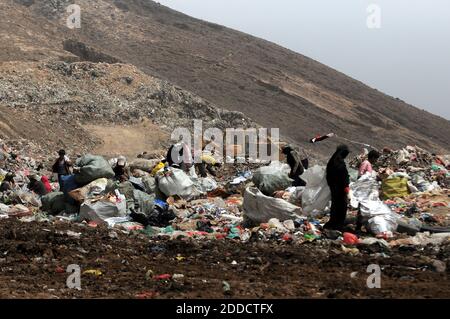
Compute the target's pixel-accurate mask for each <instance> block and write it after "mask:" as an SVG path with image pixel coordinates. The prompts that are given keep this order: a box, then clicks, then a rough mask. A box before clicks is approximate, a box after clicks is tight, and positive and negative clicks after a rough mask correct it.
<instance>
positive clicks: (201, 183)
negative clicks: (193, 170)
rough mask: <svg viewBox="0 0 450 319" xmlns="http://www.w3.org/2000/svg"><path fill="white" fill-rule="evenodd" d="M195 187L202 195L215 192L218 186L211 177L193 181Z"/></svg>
mask: <svg viewBox="0 0 450 319" xmlns="http://www.w3.org/2000/svg"><path fill="white" fill-rule="evenodd" d="M193 181H194V183H195V187H196V188H197V190H198V191H199V192H200V193H207V192H211V191H213V190H215V189H216V188H217V187H218V185H217V183H216V181H215V180H214V179H212V178H211V177H205V178H198V179H193Z"/></svg>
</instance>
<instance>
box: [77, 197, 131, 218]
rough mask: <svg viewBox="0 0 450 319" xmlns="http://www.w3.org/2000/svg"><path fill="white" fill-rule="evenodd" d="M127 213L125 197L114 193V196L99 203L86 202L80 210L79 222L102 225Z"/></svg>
mask: <svg viewBox="0 0 450 319" xmlns="http://www.w3.org/2000/svg"><path fill="white" fill-rule="evenodd" d="M126 213H127V207H126V199H125V196H124V195H122V194H120V193H119V191H117V192H116V196H114V197H110V198H103V199H101V200H99V201H95V202H94V201H86V202H84V203H83V204H82V205H81V208H80V215H79V219H80V220H87V221H94V222H97V223H104V222H105V220H106V219H108V218H111V217H124V216H126Z"/></svg>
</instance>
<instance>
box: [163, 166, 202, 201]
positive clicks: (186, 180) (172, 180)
mask: <svg viewBox="0 0 450 319" xmlns="http://www.w3.org/2000/svg"><path fill="white" fill-rule="evenodd" d="M158 187H159V189H160V191H161V192H163V193H164V195H166V196H173V195H178V196H181V197H188V196H191V195H192V194H193V193H194V191H195V190H194V182H193V181H192V179H191V178H190V177H189V176H188V175H187V174H186V173H185V172H183V171H182V170H180V169H177V168H171V169H170V170H169V172H168V173H166V174H165V175H162V176H160V177H159V178H158Z"/></svg>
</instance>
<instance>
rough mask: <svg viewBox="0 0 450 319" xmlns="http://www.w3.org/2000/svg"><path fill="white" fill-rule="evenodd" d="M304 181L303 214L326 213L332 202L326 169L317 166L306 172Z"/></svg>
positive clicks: (303, 177) (303, 176)
mask: <svg viewBox="0 0 450 319" xmlns="http://www.w3.org/2000/svg"><path fill="white" fill-rule="evenodd" d="M302 179H303V180H304V181H305V182H306V188H305V190H304V191H303V193H302V208H303V213H304V214H311V213H312V212H313V211H324V210H325V208H326V207H327V206H328V204H329V203H330V200H331V191H330V188H329V187H328V183H327V178H326V170H325V167H323V166H318V165H316V166H314V167H312V168H310V169H308V170H306V171H305V173H304V174H303V175H302Z"/></svg>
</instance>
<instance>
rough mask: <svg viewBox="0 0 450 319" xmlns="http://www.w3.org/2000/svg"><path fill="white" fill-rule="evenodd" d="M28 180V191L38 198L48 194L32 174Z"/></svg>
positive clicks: (38, 179) (42, 184) (37, 178)
mask: <svg viewBox="0 0 450 319" xmlns="http://www.w3.org/2000/svg"><path fill="white" fill-rule="evenodd" d="M28 178H29V179H30V183H29V184H28V189H29V190H30V191H33V192H35V193H36V194H37V195H39V196H44V195H47V194H48V191H47V189H46V188H45V185H44V183H42V182H41V180H40V178H39V177H38V176H37V175H35V174H33V175H30V176H29V177H28Z"/></svg>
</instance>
